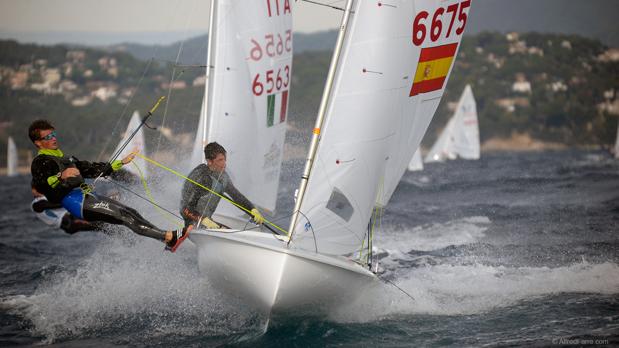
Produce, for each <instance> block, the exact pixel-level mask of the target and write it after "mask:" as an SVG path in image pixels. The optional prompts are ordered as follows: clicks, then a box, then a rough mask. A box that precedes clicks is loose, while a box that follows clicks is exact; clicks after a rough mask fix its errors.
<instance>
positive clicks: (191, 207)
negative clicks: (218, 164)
mask: <svg viewBox="0 0 619 348" xmlns="http://www.w3.org/2000/svg"><path fill="white" fill-rule="evenodd" d="M189 178H190V179H191V180H193V181H195V182H197V183H199V184H200V185H203V186H204V187H208V188H209V189H211V190H213V191H215V192H217V193H218V194H222V193H224V192H225V193H227V194H228V195H229V196H230V198H232V200H233V201H234V202H235V203H237V204H239V205H241V206H242V207H244V208H246V209H247V210H251V209H253V208H255V206H254V205H253V204H252V202H250V201H249V199H247V198H246V197H245V196H243V194H242V193H241V192H239V190H237V188H236V187H234V185H233V184H232V180H230V177H229V176H228V174H227V173H226V172H225V171H224V172H223V173H217V172H215V171H212V170H211V169H210V168H209V167H208V166H207V165H206V164H200V165H199V166H197V167H195V168H194V169H193V170H192V171H191V173H189ZM220 199H221V198H220V197H219V196H217V195H214V194H212V193H211V192H209V191H207V190H205V189H203V188H201V187H199V186H197V185H195V184H193V183H191V182H189V181H185V183H184V184H183V191H182V196H181V215H182V216H183V218H184V219H185V224H186V225H187V224H196V223H198V220H199V219H200V217H208V218H210V217H211V216H212V215H213V213H214V212H215V209H216V208H217V205H218V204H219V200H220Z"/></svg>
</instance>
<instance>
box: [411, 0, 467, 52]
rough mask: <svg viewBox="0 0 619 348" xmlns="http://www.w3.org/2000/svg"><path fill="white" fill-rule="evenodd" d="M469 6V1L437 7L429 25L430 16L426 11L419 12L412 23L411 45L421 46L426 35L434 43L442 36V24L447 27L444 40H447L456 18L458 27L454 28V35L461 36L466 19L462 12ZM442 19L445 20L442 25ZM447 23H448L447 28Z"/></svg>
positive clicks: (464, 13)
mask: <svg viewBox="0 0 619 348" xmlns="http://www.w3.org/2000/svg"><path fill="white" fill-rule="evenodd" d="M470 6H471V0H466V1H462V2H458V3H455V4H452V5H449V6H447V8H444V7H439V8H437V9H436V11H434V14H433V15H432V21H431V22H430V23H428V19H429V16H430V14H429V13H428V12H427V11H421V12H419V13H418V14H417V16H415V20H414V21H413V44H414V45H415V46H421V44H423V43H424V41H425V40H426V37H427V36H428V34H429V36H430V41H432V42H434V41H436V40H438V39H439V38H440V37H441V35H442V34H443V29H444V28H443V27H444V26H443V24H445V27H447V32H446V34H445V38H448V37H449V35H451V33H452V30H453V26H454V22H455V19H456V17H458V22H459V24H460V25H459V26H458V27H457V28H456V30H455V32H456V35H462V33H463V32H464V27H465V26H466V19H467V14H466V12H464V10H465V9H466V8H468V7H470ZM456 13H457V15H456ZM443 15H444V16H443ZM450 15H451V16H450ZM447 18H449V19H447ZM443 19H447V20H446V21H445V23H443ZM447 23H449V25H448V26H447Z"/></svg>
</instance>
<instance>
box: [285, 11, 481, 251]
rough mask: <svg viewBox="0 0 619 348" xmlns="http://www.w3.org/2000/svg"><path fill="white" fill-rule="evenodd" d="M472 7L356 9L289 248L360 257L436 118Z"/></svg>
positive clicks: (338, 63) (338, 64)
mask: <svg viewBox="0 0 619 348" xmlns="http://www.w3.org/2000/svg"><path fill="white" fill-rule="evenodd" d="M469 6H470V1H469V0H466V1H453V0H452V1H442V0H414V1H410V0H402V1H390V2H388V3H387V2H375V1H355V2H354V4H353V5H352V14H351V20H350V21H349V24H348V27H347V28H346V34H345V37H344V43H343V51H342V53H341V58H340V59H339V61H338V62H337V67H336V71H337V73H336V76H335V81H334V85H333V90H332V92H331V95H330V96H329V104H328V108H327V112H326V116H325V119H324V123H323V126H322V129H317V130H315V133H316V132H319V133H320V134H321V136H320V142H319V144H318V148H317V150H316V156H315V159H314V160H313V163H312V166H311V176H310V177H309V179H308V180H307V186H306V188H304V185H303V182H302V184H301V188H300V190H299V192H300V194H299V200H300V201H299V202H297V205H298V207H299V209H298V210H299V212H298V215H296V217H293V222H292V223H291V224H293V228H292V229H293V231H294V235H293V242H292V245H294V246H296V247H299V248H302V249H309V250H317V251H318V252H320V253H326V254H336V255H349V254H351V253H353V252H356V251H358V250H360V249H361V248H362V246H363V245H364V241H365V239H366V233H367V230H368V225H369V223H370V217H371V215H372V211H373V209H374V207H375V206H377V205H378V206H384V205H385V204H386V203H387V201H388V200H389V198H390V197H391V195H392V194H393V191H394V190H395V188H396V186H397V184H398V182H399V181H400V179H401V177H402V175H403V174H404V171H405V170H406V168H407V166H408V164H409V162H410V160H411V158H412V156H413V154H414V152H415V151H416V150H417V148H418V146H419V143H420V141H421V138H422V137H423V135H424V133H425V132H426V130H427V127H428V124H429V122H430V120H431V119H432V116H433V115H434V112H435V111H436V108H437V106H438V103H439V101H440V99H441V97H442V95H443V92H444V88H445V84H446V80H447V79H448V77H449V74H450V72H451V69H452V65H453V64H452V63H453V60H454V59H455V56H456V54H457V51H458V46H459V43H460V40H461V37H462V33H463V31H464V27H465V24H466V18H467V15H468V9H469ZM433 19H434V24H433V23H432V22H433ZM437 22H441V23H442V25H440V26H438V25H437V24H436V23H437ZM411 29H413V30H411ZM411 34H412V35H411ZM308 162H311V156H310V159H309V161H308Z"/></svg>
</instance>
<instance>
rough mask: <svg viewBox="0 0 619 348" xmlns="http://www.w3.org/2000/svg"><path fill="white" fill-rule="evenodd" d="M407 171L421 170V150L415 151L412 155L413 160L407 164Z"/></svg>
mask: <svg viewBox="0 0 619 348" xmlns="http://www.w3.org/2000/svg"><path fill="white" fill-rule="evenodd" d="M408 170H409V171H410V172H415V171H420V170H423V160H422V159H421V149H419V148H418V149H417V151H415V153H414V154H413V158H412V159H411V161H410V163H409V164H408Z"/></svg>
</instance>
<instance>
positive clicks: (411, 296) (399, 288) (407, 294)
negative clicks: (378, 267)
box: [374, 273, 417, 302]
mask: <svg viewBox="0 0 619 348" xmlns="http://www.w3.org/2000/svg"><path fill="white" fill-rule="evenodd" d="M374 274H376V273H374ZM376 278H378V279H379V280H381V281H383V282H385V283H389V284H391V285H393V286H394V287H396V288H397V289H398V290H400V291H401V292H402V293H403V294H404V295H406V296H408V297H409V298H410V299H411V300H413V301H415V302H417V300H415V298H414V297H413V295H411V294H409V293H408V292H406V291H404V289H402V288H401V287H399V286H397V285H396V284H395V283H394V282H392V281H391V280H389V279H386V278H382V277H381V276H379V275H378V274H376Z"/></svg>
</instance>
